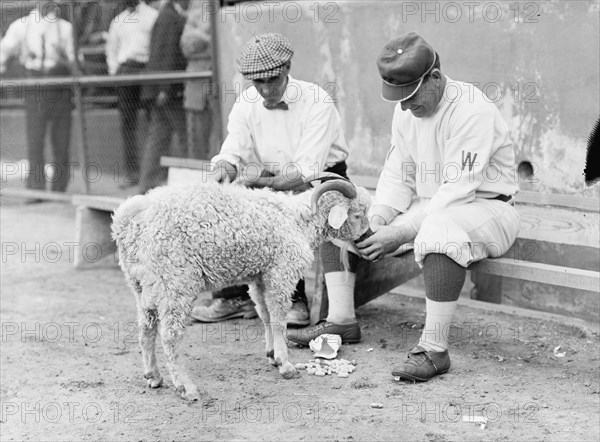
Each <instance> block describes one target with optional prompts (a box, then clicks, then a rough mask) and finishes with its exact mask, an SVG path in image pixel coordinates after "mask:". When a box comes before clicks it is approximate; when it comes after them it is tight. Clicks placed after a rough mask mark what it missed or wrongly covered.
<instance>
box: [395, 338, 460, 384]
mask: <svg viewBox="0 0 600 442" xmlns="http://www.w3.org/2000/svg"><path fill="white" fill-rule="evenodd" d="M449 369H450V355H449V354H448V350H445V351H426V350H425V349H423V348H421V347H419V346H416V347H415V348H413V349H412V350H411V351H410V353H408V355H407V356H406V360H405V361H404V362H403V363H402V365H401V366H400V367H398V368H394V369H393V370H392V376H394V377H395V378H396V380H397V381H399V380H400V379H408V380H410V381H419V382H425V381H428V380H429V379H431V378H432V377H434V376H437V375H440V374H443V373H446V372H447V371H448V370H449Z"/></svg>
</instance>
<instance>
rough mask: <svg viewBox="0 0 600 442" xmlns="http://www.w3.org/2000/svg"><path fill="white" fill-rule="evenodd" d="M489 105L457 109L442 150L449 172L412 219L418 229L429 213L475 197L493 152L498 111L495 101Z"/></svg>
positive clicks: (445, 167) (464, 106) (469, 104)
mask: <svg viewBox="0 0 600 442" xmlns="http://www.w3.org/2000/svg"><path fill="white" fill-rule="evenodd" d="M487 104H488V103H478V104H477V105H473V103H467V105H463V106H462V107H461V108H458V109H457V110H456V112H454V115H453V116H452V118H451V121H450V128H449V137H448V139H446V140H445V144H444V151H443V152H442V158H443V163H444V164H443V170H447V171H449V172H448V173H447V174H445V175H447V176H446V177H445V178H446V179H445V181H444V182H443V183H442V184H441V185H440V187H439V188H438V190H437V192H436V193H435V195H434V196H433V197H432V198H431V200H430V201H429V202H428V203H427V204H426V205H425V207H424V208H423V209H421V210H419V211H417V212H416V213H414V214H411V215H410V219H409V221H410V222H411V224H412V225H413V227H414V228H415V229H416V230H419V228H420V227H421V223H422V222H423V219H424V218H425V217H426V216H427V215H429V214H432V213H434V212H436V211H438V210H441V209H444V208H446V207H450V206H455V205H458V204H465V203H468V202H471V201H473V200H474V199H475V191H476V190H477V189H478V188H479V187H480V186H481V184H482V182H483V180H484V169H485V167H486V165H488V164H489V162H490V158H491V156H492V153H493V143H494V133H495V114H494V109H492V108H491V107H490V106H493V104H490V105H489V106H487ZM450 171H455V172H454V173H451V172H450Z"/></svg>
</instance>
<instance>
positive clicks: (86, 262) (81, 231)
mask: <svg viewBox="0 0 600 442" xmlns="http://www.w3.org/2000/svg"><path fill="white" fill-rule="evenodd" d="M111 215H112V212H108V211H105V210H97V209H91V208H89V207H85V206H78V207H77V211H76V214H75V236H76V239H75V241H76V243H77V244H76V247H75V256H74V260H73V264H74V265H75V268H78V269H79V268H85V267H88V266H91V265H94V264H98V263H100V262H101V263H109V262H110V264H111V265H116V264H117V263H118V261H117V259H116V254H115V252H116V246H115V243H114V241H113V240H112V238H111V232H110V225H111V223H112V217H111Z"/></svg>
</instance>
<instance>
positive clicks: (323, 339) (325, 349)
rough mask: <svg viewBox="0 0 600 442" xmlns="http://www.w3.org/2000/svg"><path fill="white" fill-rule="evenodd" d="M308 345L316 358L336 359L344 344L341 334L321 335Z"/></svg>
mask: <svg viewBox="0 0 600 442" xmlns="http://www.w3.org/2000/svg"><path fill="white" fill-rule="evenodd" d="M308 346H309V347H310V349H311V350H312V351H313V352H314V356H315V357H316V358H324V359H334V358H335V357H336V356H337V353H338V350H339V349H340V347H341V346H342V337H341V336H340V335H330V334H325V335H320V336H317V337H316V338H315V339H313V340H312V341H310V342H309V344H308Z"/></svg>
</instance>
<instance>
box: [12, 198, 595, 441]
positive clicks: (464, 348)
mask: <svg viewBox="0 0 600 442" xmlns="http://www.w3.org/2000/svg"><path fill="white" fill-rule="evenodd" d="M74 219H75V212H74V209H73V208H72V207H71V206H69V205H66V204H60V203H43V204H37V205H23V204H21V203H20V202H19V201H18V200H14V201H11V200H7V199H4V200H3V201H2V207H1V222H2V224H1V234H2V274H1V278H2V281H1V306H0V316H1V322H2V324H1V331H2V336H1V339H2V342H1V350H2V351H1V359H0V361H1V402H2V403H1V412H2V416H1V422H0V433H1V434H0V436H1V439H2V440H135V441H154V440H196V439H201V440H232V439H236V440H339V441H358V440H426V441H450V440H519V441H521V440H557V441H558V440H571V441H578V440H595V441H597V440H599V438H600V417H599V415H600V378H599V375H600V370H599V368H600V367H599V366H600V359H599V357H600V351H599V350H600V345H599V344H600V339H599V337H598V336H597V335H587V336H586V335H584V334H583V333H582V332H581V331H580V330H579V329H576V328H572V327H569V326H566V325H561V324H558V323H556V322H549V321H543V320H533V319H530V318H526V317H523V316H516V315H508V314H501V313H489V312H486V311H483V310H479V309H474V308H470V307H465V306H459V308H458V311H457V314H456V323H455V326H454V327H453V328H452V331H451V334H452V337H451V357H452V364H453V365H452V368H451V370H450V372H448V373H447V374H445V375H443V376H441V377H439V378H437V379H435V380H433V381H430V382H428V383H423V384H412V383H404V382H403V383H399V382H396V381H395V380H394V379H393V378H392V377H391V375H390V371H391V367H392V366H393V365H394V363H395V362H397V361H399V360H401V359H402V357H403V355H404V353H405V352H406V351H407V350H409V349H410V348H411V346H412V345H414V344H415V343H416V342H417V340H418V337H419V335H420V328H421V327H422V323H423V321H424V302H423V300H422V299H415V298H408V297H403V296H400V295H394V294H388V295H385V296H383V297H381V298H379V299H378V300H376V301H373V302H371V303H370V304H368V305H366V306H363V307H361V308H359V309H358V310H357V316H358V318H359V321H360V324H361V327H362V331H363V340H362V342H361V343H360V344H357V345H352V346H348V345H346V346H343V347H342V351H341V353H340V356H341V357H344V358H346V359H355V360H356V362H357V364H358V365H357V370H356V372H354V373H352V374H351V375H350V377H349V378H347V379H342V378H337V377H331V376H327V377H322V378H319V377H315V376H309V375H307V374H306V372H303V373H302V374H301V376H300V377H299V378H297V379H293V380H284V379H283V378H281V377H280V376H279V374H278V372H277V370H276V369H274V368H272V367H270V366H269V365H268V364H267V361H266V358H264V357H263V348H264V347H263V342H262V332H261V330H262V326H261V325H260V324H259V322H258V320H240V321H229V322H226V323H222V324H219V325H215V326H212V325H210V326H203V325H200V324H197V323H196V324H193V325H191V326H190V327H189V328H188V329H187V333H186V336H185V339H184V344H183V350H182V354H183V357H184V359H185V360H186V361H187V363H188V365H189V366H190V367H191V371H192V374H193V376H194V377H195V378H196V379H197V382H198V385H199V386H200V387H201V390H202V391H203V394H202V399H201V401H200V402H197V403H186V402H184V401H183V400H182V399H180V398H179V397H178V396H177V395H176V394H175V392H174V390H173V388H172V383H171V381H170V379H169V377H168V374H167V370H166V366H165V360H164V357H163V354H162V351H161V349H160V346H159V351H158V358H159V366H160V368H161V370H162V374H163V376H164V378H165V382H164V385H163V387H162V388H159V389H156V390H150V389H147V388H146V382H145V380H144V379H143V378H142V374H143V371H142V361H141V354H140V351H139V350H138V346H137V342H136V340H137V330H136V324H135V320H136V317H135V305H134V298H133V296H132V295H131V293H129V292H128V290H127V288H126V287H125V283H124V279H123V276H122V274H121V272H120V270H119V269H118V268H116V267H108V266H104V267H101V268H97V269H91V270H84V271H76V270H74V269H73V267H72V260H73V258H72V256H70V252H72V245H71V244H70V243H71V242H72V241H73V240H74V239H73V238H74ZM71 255H72V254H71ZM199 301H202V299H201V300H199ZM557 346H560V348H559V349H556V347H557ZM555 349H556V350H555ZM563 353H564V355H563ZM290 356H291V359H292V361H293V362H306V361H308V360H309V359H310V357H311V352H310V351H309V350H308V349H299V348H293V349H291V350H290ZM372 403H380V404H382V406H383V408H372V407H371V404H372ZM465 417H466V418H467V419H468V418H469V417H471V418H479V417H487V420H488V421H487V426H486V427H485V428H481V426H480V425H479V424H475V423H472V422H466V421H464V418H465Z"/></svg>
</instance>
